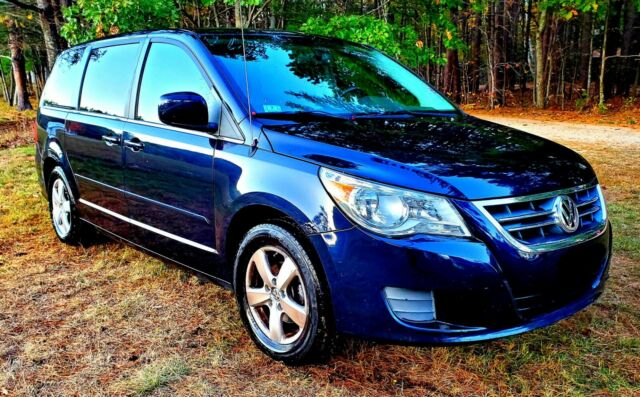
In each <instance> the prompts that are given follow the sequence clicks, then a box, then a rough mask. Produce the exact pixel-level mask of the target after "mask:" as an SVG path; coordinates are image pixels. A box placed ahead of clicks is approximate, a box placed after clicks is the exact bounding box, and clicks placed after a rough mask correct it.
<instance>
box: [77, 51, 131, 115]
mask: <svg viewBox="0 0 640 397" xmlns="http://www.w3.org/2000/svg"><path fill="white" fill-rule="evenodd" d="M138 49H139V45H138V44H137V43H136V44H124V45H117V46H112V47H102V48H94V49H92V50H91V54H90V55H89V64H88V65H87V71H86V73H85V77H84V83H83V84H82V96H81V97H80V110H86V111H89V112H95V113H101V114H107V115H111V116H124V115H125V108H126V106H127V99H128V98H129V93H130V88H131V80H132V79H133V74H134V70H135V68H136V62H137V59H138Z"/></svg>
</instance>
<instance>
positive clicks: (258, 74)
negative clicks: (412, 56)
mask: <svg viewBox="0 0 640 397" xmlns="http://www.w3.org/2000/svg"><path fill="white" fill-rule="evenodd" d="M202 38H203V41H204V42H205V44H206V45H207V46H208V48H209V50H210V51H211V54H212V55H213V56H214V60H215V61H216V62H217V63H218V64H219V65H220V70H221V71H222V72H223V73H224V74H226V77H227V78H228V80H230V81H231V82H232V83H235V84H234V85H235V87H234V89H235V91H236V92H240V93H242V94H243V95H244V96H245V98H244V101H246V95H247V92H246V91H247V88H246V87H247V84H246V82H245V63H244V57H243V47H242V41H241V40H239V38H238V37H234V36H229V35H219V36H218V35H204V36H202ZM245 50H246V58H247V64H246V69H247V74H248V79H249V87H250V88H249V89H250V92H249V94H250V97H251V106H252V110H253V111H255V112H258V113H263V112H264V113H281V112H295V111H322V112H326V113H332V114H357V113H370V112H376V113H378V112H403V111H404V112H414V111H416V112H417V111H425V112H427V111H431V112H433V111H436V112H437V111H443V112H453V111H455V108H454V107H453V106H452V105H451V104H450V103H449V102H448V101H447V100H446V99H444V98H443V96H442V95H440V94H439V93H438V92H437V91H435V90H434V89H432V88H431V87H430V86H429V85H428V84H426V83H425V82H424V81H422V80H421V79H420V78H418V77H417V76H416V75H414V74H413V73H411V72H410V71H408V70H407V69H405V68H404V67H403V66H402V65H400V64H399V63H397V62H396V61H394V60H392V59H391V58H389V57H387V56H386V55H384V54H382V53H381V52H379V51H376V50H373V49H370V48H367V47H362V46H359V45H354V44H350V43H347V42H341V41H337V40H323V39H319V38H309V37H298V36H291V37H287V36H276V37H266V36H259V35H258V36H252V35H248V36H247V38H246V41H245Z"/></svg>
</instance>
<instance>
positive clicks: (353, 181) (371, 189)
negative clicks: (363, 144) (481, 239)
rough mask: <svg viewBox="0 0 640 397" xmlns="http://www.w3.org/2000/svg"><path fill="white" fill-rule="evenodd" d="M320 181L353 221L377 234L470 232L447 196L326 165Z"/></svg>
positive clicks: (456, 234)
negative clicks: (358, 176) (369, 179)
mask: <svg viewBox="0 0 640 397" xmlns="http://www.w3.org/2000/svg"><path fill="white" fill-rule="evenodd" d="M320 180H321V181H322V184H323V185H324V187H325V189H327V191H328V192H329V194H330V195H331V197H333V199H334V200H335V201H336V203H337V204H338V206H339V207H340V208H341V209H342V210H343V211H344V212H345V213H346V214H347V216H348V217H349V218H350V219H351V220H352V221H354V222H355V223H357V224H358V225H360V226H362V227H364V228H365V229H368V230H371V231H373V232H375V233H379V234H382V235H386V236H406V235H410V234H417V233H428V234H440V235H447V236H469V235H470V234H469V230H467V227H466V225H465V224H464V221H463V220H462V218H461V217H460V214H458V211H456V209H455V208H454V207H453V205H451V203H450V202H449V200H447V199H446V198H443V197H439V196H434V195H432V194H427V193H420V192H414V191H411V190H406V189H400V188H396V187H391V186H386V185H381V184H378V183H375V182H370V181H367V180H363V179H358V178H354V177H352V176H349V175H346V174H343V173H340V172H337V171H332V170H329V169H326V168H320Z"/></svg>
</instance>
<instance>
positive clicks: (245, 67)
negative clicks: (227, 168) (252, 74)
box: [236, 0, 260, 148]
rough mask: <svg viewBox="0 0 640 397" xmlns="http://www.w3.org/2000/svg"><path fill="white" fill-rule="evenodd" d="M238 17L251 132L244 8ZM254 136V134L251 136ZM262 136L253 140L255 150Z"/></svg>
mask: <svg viewBox="0 0 640 397" xmlns="http://www.w3.org/2000/svg"><path fill="white" fill-rule="evenodd" d="M236 1H241V0H236ZM238 17H239V18H240V38H241V40H242V58H243V60H244V82H245V88H246V90H247V107H248V110H249V132H251V131H252V129H253V119H252V116H253V111H252V110H251V94H250V93H249V69H248V67H247V50H246V47H245V45H244V21H243V18H242V8H241V9H240V12H239V13H238ZM251 135H253V134H251ZM259 137H260V136H258V137H256V138H254V139H253V142H252V146H253V147H254V148H257V147H258V138H259Z"/></svg>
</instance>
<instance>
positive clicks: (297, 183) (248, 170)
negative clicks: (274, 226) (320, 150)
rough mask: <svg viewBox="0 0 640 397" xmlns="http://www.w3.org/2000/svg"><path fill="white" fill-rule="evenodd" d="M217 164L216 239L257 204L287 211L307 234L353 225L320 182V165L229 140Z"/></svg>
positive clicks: (217, 153)
mask: <svg viewBox="0 0 640 397" xmlns="http://www.w3.org/2000/svg"><path fill="white" fill-rule="evenodd" d="M214 168H215V172H214V179H215V180H214V184H215V187H216V189H215V194H216V207H217V208H216V219H219V220H220V221H221V222H219V223H218V225H219V227H220V229H219V230H217V234H218V236H219V237H220V238H219V239H218V244H223V241H222V240H224V237H223V236H225V234H226V231H227V229H228V227H229V224H230V223H231V221H232V219H233V217H234V216H235V215H236V214H237V213H238V212H240V211H241V210H243V209H244V208H247V207H249V206H255V205H261V206H267V207H270V208H273V209H275V210H277V211H279V212H281V213H284V214H285V215H287V216H288V217H289V218H291V219H292V220H294V221H295V222H296V223H297V224H298V226H300V228H301V229H302V230H304V231H305V232H306V233H307V234H309V235H312V234H318V233H324V232H330V231H337V230H344V229H348V228H351V227H352V224H351V222H349V221H348V220H347V218H346V217H345V216H344V215H343V214H342V212H341V211H340V210H339V209H338V207H337V206H336V205H335V203H334V202H333V200H332V199H331V197H330V196H329V194H328V193H327V192H326V191H325V189H324V187H323V186H322V183H321V182H320V179H319V178H318V169H319V167H318V166H317V165H314V164H311V163H308V162H305V161H301V160H297V159H294V158H291V157H288V156H283V155H280V154H277V153H274V152H272V151H269V150H262V149H258V150H257V151H255V152H253V153H251V152H249V153H248V152H247V146H244V145H235V144H230V143H225V144H224V145H221V146H218V147H217V149H216V157H215V160H214ZM222 246H224V245H222Z"/></svg>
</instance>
